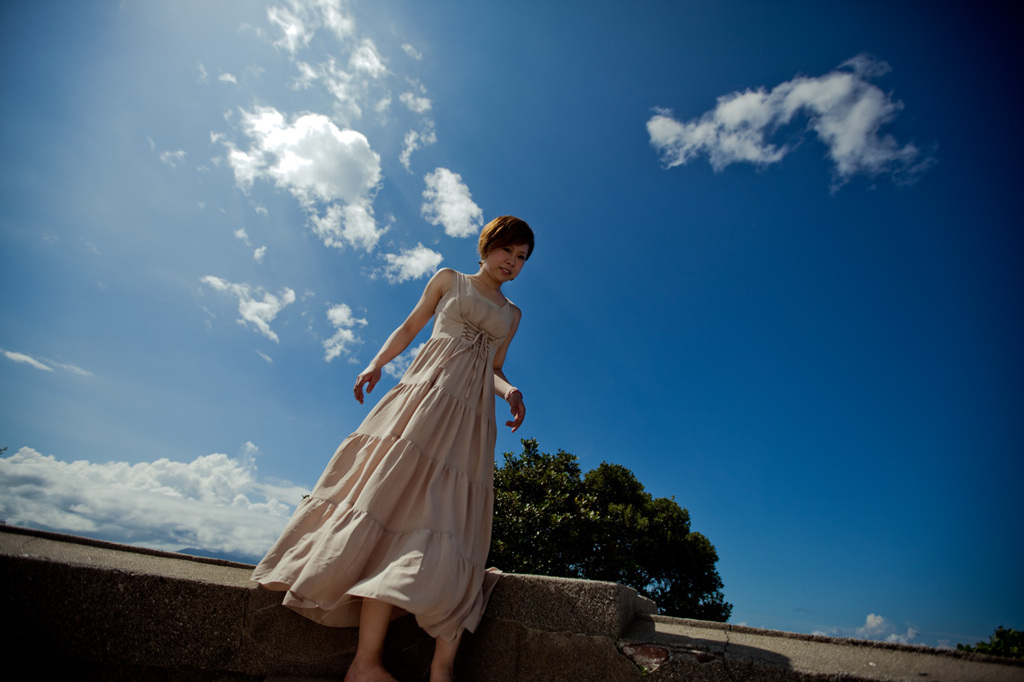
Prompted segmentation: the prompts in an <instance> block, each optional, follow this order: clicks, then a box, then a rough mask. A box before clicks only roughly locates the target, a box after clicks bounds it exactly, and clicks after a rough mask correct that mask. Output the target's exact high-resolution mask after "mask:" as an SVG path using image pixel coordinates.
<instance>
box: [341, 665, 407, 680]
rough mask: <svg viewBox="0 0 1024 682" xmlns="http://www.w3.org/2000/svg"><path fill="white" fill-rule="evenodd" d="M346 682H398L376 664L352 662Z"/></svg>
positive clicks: (346, 675)
mask: <svg viewBox="0 0 1024 682" xmlns="http://www.w3.org/2000/svg"><path fill="white" fill-rule="evenodd" d="M345 682H398V681H397V680H396V679H395V678H393V677H391V675H389V674H388V671H387V670H385V669H384V667H383V666H381V665H379V664H374V663H364V662H362V661H359V660H354V661H352V665H350V666H349V667H348V672H347V673H345Z"/></svg>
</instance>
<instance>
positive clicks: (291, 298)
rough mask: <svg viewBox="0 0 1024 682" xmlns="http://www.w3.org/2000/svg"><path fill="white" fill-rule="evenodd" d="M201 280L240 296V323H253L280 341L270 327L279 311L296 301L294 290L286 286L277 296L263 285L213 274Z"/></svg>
mask: <svg viewBox="0 0 1024 682" xmlns="http://www.w3.org/2000/svg"><path fill="white" fill-rule="evenodd" d="M200 281H201V282H202V283H203V284H206V285H207V286H209V287H212V288H213V289H215V290H217V291H223V292H226V293H229V294H233V295H234V296H236V297H237V298H238V314H239V315H241V317H239V319H238V322H239V324H242V325H244V326H249V325H250V324H251V325H252V326H254V327H255V328H256V329H257V331H259V332H260V333H261V334H263V335H264V336H265V337H267V338H268V339H270V340H271V341H273V342H274V343H277V342H278V341H279V339H278V337H277V334H275V333H274V331H273V330H272V329H271V328H270V323H271V322H273V321H274V318H275V317H277V315H278V313H280V312H281V311H282V310H283V309H284V308H286V307H287V306H289V305H291V304H292V303H294V302H295V292H294V291H292V290H291V289H289V288H287V287H285V288H284V289H282V290H281V292H280V293H279V294H278V295H277V296H275V295H274V294H271V293H270V292H268V291H265V290H264V289H263V287H253V286H250V285H249V284H234V283H232V282H228V281H226V280H223V279H221V278H220V277H214V276H213V275H207V276H205V277H203V278H201V279H200Z"/></svg>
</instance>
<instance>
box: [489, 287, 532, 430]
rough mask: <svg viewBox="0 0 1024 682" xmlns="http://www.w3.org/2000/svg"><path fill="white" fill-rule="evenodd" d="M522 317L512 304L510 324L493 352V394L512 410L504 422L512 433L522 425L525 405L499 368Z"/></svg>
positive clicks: (521, 396)
mask: <svg viewBox="0 0 1024 682" xmlns="http://www.w3.org/2000/svg"><path fill="white" fill-rule="evenodd" d="M509 305H512V303H511V302H509ZM522 317H523V313H522V311H520V310H519V308H516V307H515V306H512V324H511V325H510V326H509V329H508V334H506V335H505V340H504V341H502V342H501V345H500V346H498V350H497V352H495V354H494V394H495V395H499V396H501V397H502V398H503V399H505V400H507V401H508V405H509V407H510V408H511V410H512V419H511V420H509V421H507V422H505V426H511V427H512V433H515V432H516V429H518V428H519V427H520V426H521V425H522V423H523V420H524V419H525V418H526V405H525V404H524V403H523V394H522V393H520V391H519V389H518V388H516V387H515V386H513V385H512V382H511V381H509V380H508V377H506V376H505V373H504V372H503V371H501V368H502V367H503V366H504V365H505V356H506V355H507V354H508V346H509V344H510V343H511V342H512V337H513V336H515V334H516V330H517V329H519V320H520V319H522Z"/></svg>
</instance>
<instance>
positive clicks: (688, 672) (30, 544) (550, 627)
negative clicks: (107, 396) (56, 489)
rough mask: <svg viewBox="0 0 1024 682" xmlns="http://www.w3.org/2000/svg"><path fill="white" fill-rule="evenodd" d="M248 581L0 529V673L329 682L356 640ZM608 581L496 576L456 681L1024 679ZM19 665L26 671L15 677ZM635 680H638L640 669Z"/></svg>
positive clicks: (421, 650) (411, 673)
mask: <svg viewBox="0 0 1024 682" xmlns="http://www.w3.org/2000/svg"><path fill="white" fill-rule="evenodd" d="M251 570H252V567H251V566H246V565H244V564H234V563H231V562H224V561H216V560H210V559H196V558H193V557H187V556H183V555H178V554H171V553H165V552H155V551H150V550H140V549H136V548H131V547H125V546H121V545H114V544H110V543H103V542H96V541H91V540H85V539H82V538H75V537H70V536H63V535H57V534H52V533H40V532H35V531H26V530H22V529H17V528H10V527H4V526H0V578H2V584H3V589H2V592H0V604H2V608H3V617H4V622H5V624H6V625H7V630H8V631H9V632H10V634H9V635H8V637H7V638H5V639H4V640H3V641H4V644H3V647H4V648H5V654H6V660H7V661H8V665H9V667H10V668H12V669H17V668H18V667H26V668H27V669H30V670H32V671H33V673H34V674H37V675H38V674H40V673H42V674H43V676H44V677H48V678H53V679H65V678H66V679H71V678H72V677H73V678H75V679H84V680H114V681H120V680H125V681H127V680H132V681H133V682H134V681H138V680H159V681H164V680H166V681H179V680H180V681H187V682H250V681H252V682H254V681H257V680H261V681H262V680H265V681H273V682H299V681H300V680H301V681H304V682H310V681H311V680H326V679H340V678H341V677H343V675H344V671H345V669H346V668H347V666H348V663H349V661H350V660H351V657H352V654H353V653H354V651H355V643H356V634H355V631H354V630H352V629H335V628H326V627H322V626H319V625H316V624H314V623H312V622H310V621H308V620H306V619H304V618H302V617H300V616H298V615H296V614H294V613H292V612H291V611H289V610H287V609H284V608H282V607H281V606H280V601H281V595H280V594H279V593H274V592H268V591H265V590H263V589H260V588H259V587H257V586H256V585H255V584H254V583H252V582H251V581H250V580H249V575H250V573H251ZM653 611H654V607H653V604H651V602H650V601H648V600H646V599H642V598H639V597H637V596H636V593H635V592H634V591H633V590H630V589H629V588H625V587H622V586H621V585H616V584H613V583H600V582H589V581H581V580H564V579H558V578H543V577H537V576H517V575H506V576H503V577H502V579H501V580H500V581H499V583H498V586H497V588H496V589H495V591H494V594H493V595H492V598H491V602H490V604H489V606H488V609H487V613H486V615H485V616H484V620H483V622H482V623H481V625H480V628H479V629H478V631H477V632H476V633H475V634H473V635H467V636H466V638H465V640H464V642H463V646H462V648H461V650H460V656H459V661H458V665H457V669H456V672H457V677H458V679H460V680H463V681H466V680H469V681H483V682H491V681H493V682H527V681H533V680H537V681H541V680H543V681H561V680H572V681H576V680H602V681H605V680H607V681H608V682H619V681H623V682H626V681H629V682H639V681H640V680H651V681H652V682H675V681H678V680H698V681H718V680H730V681H742V680H751V681H753V680H767V681H769V682H772V681H774V680H844V681H852V680H908V681H909V680H915V681H920V680H944V681H953V680H957V681H959V680H966V681H968V682H970V681H973V680H979V681H980V680H985V681H987V680H994V681H1002V680H1022V681H1024V666H1022V665H1021V664H1019V663H1013V662H1006V661H1001V660H1000V659H992V658H988V657H983V656H977V655H975V656H967V655H963V654H959V653H957V652H942V651H938V650H934V649H927V648H924V647H906V646H898V645H885V644H875V643H868V642H860V641H851V640H839V639H830V638H824V637H809V636H803V635H794V634H791V633H780V632H772V631H767V630H756V629H753V628H743V627H738V626H729V625H723V624H720V623H707V622H703V621H692V620H681V619H674V618H664V617H661V616H656V615H653ZM432 648H433V643H432V642H431V641H430V640H429V638H427V637H426V636H425V635H424V634H423V633H422V632H421V631H420V630H419V629H418V628H417V627H416V626H415V623H414V622H413V621H412V619H411V618H409V617H406V618H402V619H399V620H397V621H396V622H395V623H393V624H392V627H391V630H390V631H389V634H388V643H387V647H386V651H385V659H386V663H387V665H388V666H389V668H391V670H392V673H393V674H394V675H395V676H396V677H397V678H398V679H400V680H420V679H426V674H427V671H428V667H429V661H430V656H431V653H432ZM18 664H22V665H18ZM640 666H642V667H643V669H641V667H640Z"/></svg>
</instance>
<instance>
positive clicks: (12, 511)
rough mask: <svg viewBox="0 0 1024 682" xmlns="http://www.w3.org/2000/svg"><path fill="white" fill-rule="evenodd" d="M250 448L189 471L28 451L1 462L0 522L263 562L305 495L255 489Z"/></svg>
mask: <svg viewBox="0 0 1024 682" xmlns="http://www.w3.org/2000/svg"><path fill="white" fill-rule="evenodd" d="M257 452H258V449H257V448H256V446H254V445H252V444H251V443H246V445H245V447H244V449H243V453H242V456H241V458H240V459H233V458H231V457H228V456H227V455H224V454H210V455H205V456H201V457H197V458H196V459H194V460H193V461H191V462H187V463H186V462H172V461H170V460H167V459H159V460H156V461H154V462H141V463H138V464H128V463H127V462H106V463H92V462H88V461H84V460H79V461H75V462H64V461H61V460H58V459H56V458H55V457H53V456H47V455H42V454H40V453H39V452H37V451H36V450H33V449H32V448H28V447H23V448H21V449H20V450H18V452H16V453H14V454H13V455H11V456H9V457H5V458H0V517H2V518H3V520H4V521H5V522H7V523H9V524H12V525H16V526H32V527H41V528H46V529H51V530H57V531H65V532H71V533H79V534H85V535H89V536H92V537H99V538H102V539H105V540H111V541H114V542H123V543H128V544H134V545H142V546H146V547H153V548H156V549H166V550H172V551H173V550H179V549H184V548H189V547H195V548H201V549H208V550H215V551H221V552H238V553H243V554H247V555H250V556H254V557H258V556H261V555H262V554H263V553H264V552H266V550H267V549H269V547H270V545H271V544H272V543H273V542H274V540H276V539H277V536H278V534H279V533H280V532H281V530H282V529H283V528H284V525H285V524H286V523H287V521H288V518H289V517H290V515H291V513H292V511H293V509H294V506H295V505H296V504H297V503H298V502H299V501H300V500H301V499H302V495H303V494H304V493H306V492H308V491H307V490H306V489H304V488H302V487H299V486H296V485H294V484H291V483H287V482H281V483H273V482H267V481H261V480H259V479H258V478H257V477H256V467H255V465H254V464H253V458H254V456H255V454H256V453H257Z"/></svg>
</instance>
